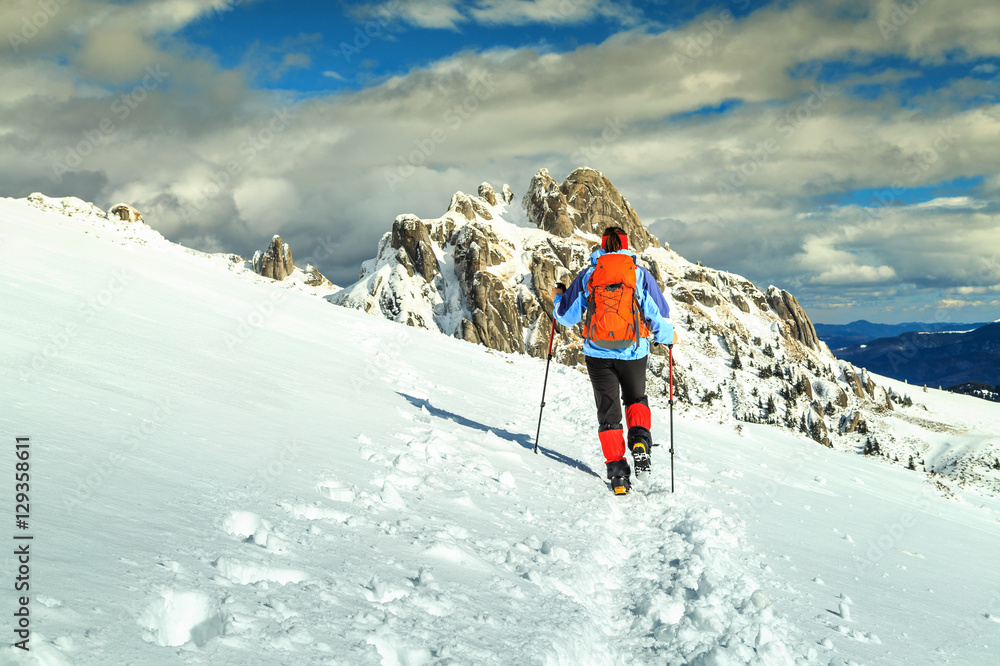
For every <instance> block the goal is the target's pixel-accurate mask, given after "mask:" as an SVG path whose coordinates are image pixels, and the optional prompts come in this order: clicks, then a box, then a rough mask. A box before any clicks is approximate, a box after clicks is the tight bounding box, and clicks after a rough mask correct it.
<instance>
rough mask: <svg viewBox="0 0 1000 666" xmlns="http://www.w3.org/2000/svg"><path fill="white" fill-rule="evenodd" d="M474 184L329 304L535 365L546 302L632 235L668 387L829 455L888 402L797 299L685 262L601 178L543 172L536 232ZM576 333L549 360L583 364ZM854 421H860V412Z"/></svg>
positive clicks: (541, 352) (561, 333)
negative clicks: (671, 372)
mask: <svg viewBox="0 0 1000 666" xmlns="http://www.w3.org/2000/svg"><path fill="white" fill-rule="evenodd" d="M504 192H505V195H504V196H497V194H496V192H495V190H494V189H493V187H491V186H490V185H489V184H488V183H483V184H482V185H480V186H479V188H478V195H477V196H470V195H467V194H464V193H462V192H458V193H456V194H455V195H454V196H453V197H452V200H451V203H450V205H449V207H448V210H447V212H445V214H444V215H442V216H441V217H440V218H437V219H432V220H421V219H419V218H417V217H416V216H413V215H400V216H399V217H397V218H396V220H395V222H394V223H393V225H392V229H391V230H390V231H389V232H388V233H386V234H385V235H384V236H383V238H382V240H381V242H380V243H379V249H378V254H377V256H376V257H375V259H373V260H370V261H368V262H365V264H364V265H363V266H362V270H361V276H360V280H359V281H358V282H357V283H355V284H354V285H351V286H349V287H347V288H345V289H344V290H342V291H340V292H338V293H337V294H334V295H332V296H330V297H328V298H329V300H331V301H332V302H334V303H336V304H339V305H344V306H347V307H353V308H357V309H360V310H364V311H366V312H370V313H372V314H377V315H380V316H383V317H386V318H389V319H392V320H394V321H398V322H401V323H405V324H408V325H410V326H418V327H422V328H428V329H431V330H439V331H441V332H442V333H445V334H446V335H450V336H454V337H458V338H462V339H464V340H467V341H469V342H473V343H478V344H482V345H485V346H487V347H490V348H492V349H497V350H500V351H504V352H516V353H527V354H530V355H532V356H536V357H544V356H545V355H546V352H547V348H548V337H549V331H550V326H551V317H552V300H551V297H550V292H551V290H552V287H553V286H554V285H555V284H556V283H557V282H564V283H568V282H569V281H571V280H572V279H573V277H574V276H575V275H576V274H577V273H579V271H580V270H582V269H583V268H584V267H585V266H586V265H587V264H588V262H589V256H590V253H591V252H592V251H593V249H595V248H596V247H597V246H598V244H599V242H600V237H599V234H600V232H601V231H603V229H604V228H605V227H606V226H609V225H611V224H617V225H619V226H622V227H623V228H625V229H626V230H627V231H628V233H629V238H630V241H631V246H632V249H633V250H635V251H636V252H637V254H638V261H639V263H640V264H642V265H643V266H645V267H646V268H648V269H649V270H650V272H651V273H652V274H653V276H654V277H655V278H656V280H657V282H658V283H659V284H660V286H661V288H662V289H664V292H665V293H666V294H667V295H668V297H669V298H670V299H671V300H672V302H673V304H674V312H673V319H674V321H675V323H676V324H677V325H678V328H679V330H680V336H681V341H682V344H680V345H678V347H677V348H676V349H675V350H674V357H675V361H676V364H675V388H676V392H677V395H678V397H679V398H680V399H681V400H682V401H685V402H693V403H700V404H702V405H704V406H706V407H708V408H710V409H712V410H714V411H717V412H718V413H719V414H720V415H728V417H729V418H734V419H736V420H740V421H748V422H754V423H771V424H775V425H781V426H785V427H789V428H793V429H796V430H799V431H802V432H804V433H806V434H808V435H809V436H810V437H812V438H813V439H815V440H816V441H817V442H821V443H823V444H825V445H827V446H830V445H832V441H833V439H835V438H840V439H843V438H845V437H846V438H850V437H854V436H857V431H858V428H859V426H858V422H859V421H860V422H870V421H871V420H872V419H873V418H876V415H878V414H883V413H889V412H891V410H892V401H891V400H890V399H889V395H888V393H887V392H886V391H885V390H883V389H882V388H881V387H879V386H877V385H876V384H875V383H874V382H873V381H872V380H871V378H870V376H868V374H867V373H866V372H864V371H858V370H856V369H855V368H854V367H853V366H851V365H850V364H849V363H845V362H843V361H839V360H837V359H836V358H834V357H833V355H832V354H831V353H830V351H829V349H828V348H827V347H826V345H824V344H822V343H821V342H820V341H819V339H818V338H817V337H816V331H815V328H814V327H813V324H812V322H811V321H810V320H809V317H808V315H807V314H806V313H805V311H804V310H803V309H802V307H801V305H800V304H799V303H798V301H797V300H796V299H795V297H794V296H792V295H791V294H789V293H788V292H786V291H783V290H781V289H778V288H777V287H771V288H769V289H768V290H767V291H766V292H762V291H761V290H760V289H758V288H757V287H756V286H755V285H753V284H752V283H751V282H750V281H749V280H746V279H745V278H743V277H740V276H738V275H733V274H730V273H726V272H723V271H718V270H714V269H711V268H706V267H703V266H700V265H696V264H693V263H691V262H689V261H687V260H685V259H684V258H683V257H681V256H679V255H678V254H677V253H675V252H673V251H672V250H670V249H669V247H665V246H661V244H660V242H659V240H658V239H657V238H656V237H655V236H653V235H652V234H650V233H649V232H648V231H647V230H646V229H645V228H644V227H643V226H642V222H641V221H640V219H639V217H638V215H637V214H636V212H635V210H634V209H633V208H632V207H631V205H630V204H629V203H628V201H627V200H626V199H625V198H624V197H622V196H621V194H620V193H619V192H618V191H617V189H615V187H614V185H613V184H612V183H611V182H610V181H609V180H608V179H607V178H606V177H605V176H604V175H603V174H601V173H600V172H598V171H595V170H593V169H589V168H581V169H577V170H575V171H574V172H573V173H571V174H570V176H569V177H568V178H567V179H566V181H565V182H563V183H562V184H558V183H556V181H555V180H553V179H552V178H551V176H549V174H548V172H547V171H546V170H544V169H542V170H541V171H539V172H538V173H537V174H536V175H535V176H534V178H532V181H531V185H530V186H529V188H528V191H527V193H526V194H525V196H524V198H523V200H522V205H523V207H524V209H525V212H526V213H527V216H528V219H529V221H530V222H532V223H533V224H534V225H535V226H536V227H537V229H526V228H521V227H516V226H514V225H512V224H509V223H508V222H506V221H505V220H504V219H503V215H504V213H505V211H506V208H505V206H506V203H508V202H509V201H510V200H511V198H512V195H510V194H506V193H507V192H509V188H506V187H505V188H504ZM582 346H583V341H582V338H581V337H580V327H579V326H577V327H575V328H574V329H573V330H564V329H563V328H562V327H558V328H557V334H556V343H555V346H554V350H553V353H554V359H555V360H556V361H558V362H560V363H564V364H567V365H574V366H575V365H580V364H582V361H583V356H582ZM649 370H650V386H649V393H650V394H651V396H656V395H662V394H663V393H664V392H665V384H666V380H667V375H668V367H667V363H666V359H665V350H663V349H659V350H656V351H654V356H653V357H652V358H651V359H650V363H649ZM862 414H863V416H861V415H862Z"/></svg>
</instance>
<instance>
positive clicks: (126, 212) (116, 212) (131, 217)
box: [108, 203, 143, 222]
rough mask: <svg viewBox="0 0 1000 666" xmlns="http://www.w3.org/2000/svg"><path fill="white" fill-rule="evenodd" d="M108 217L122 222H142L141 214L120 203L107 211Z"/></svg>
mask: <svg viewBox="0 0 1000 666" xmlns="http://www.w3.org/2000/svg"><path fill="white" fill-rule="evenodd" d="M108 214H109V215H110V216H113V217H116V218H118V219H119V220H121V221H122V222H142V221H143V219H142V214H141V213H140V212H139V211H138V210H136V209H135V208H134V207H132V206H130V205H128V204H126V203H120V204H115V205H114V206H112V207H111V210H109V211H108Z"/></svg>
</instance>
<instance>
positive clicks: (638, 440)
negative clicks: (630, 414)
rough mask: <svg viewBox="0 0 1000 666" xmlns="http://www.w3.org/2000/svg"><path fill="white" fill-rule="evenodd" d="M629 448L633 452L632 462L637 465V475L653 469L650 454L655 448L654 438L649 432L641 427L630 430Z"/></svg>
mask: <svg viewBox="0 0 1000 666" xmlns="http://www.w3.org/2000/svg"><path fill="white" fill-rule="evenodd" d="M628 448H629V451H631V452H632V462H633V463H634V464H635V473H636V474H638V473H639V472H648V471H650V470H651V469H652V462H653V461H652V459H651V458H650V457H649V452H650V450H652V448H653V437H652V435H650V434H649V431H648V430H646V429H645V428H641V427H632V428H629V430H628Z"/></svg>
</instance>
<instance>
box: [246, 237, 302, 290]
mask: <svg viewBox="0 0 1000 666" xmlns="http://www.w3.org/2000/svg"><path fill="white" fill-rule="evenodd" d="M252 262H253V269H254V270H255V271H257V272H258V273H259V274H261V275H263V276H264V277H267V278H271V279H272V280H284V279H285V278H286V277H288V276H289V275H291V274H292V271H293V270H294V269H295V265H294V263H293V262H292V248H290V247H289V246H288V243H286V242H284V241H282V240H281V236H278V235H277V234H275V236H274V237H273V238H272V239H271V244H270V245H269V246H268V247H267V250H265V251H264V252H261V251H260V250H258V251H257V252H255V253H254V255H253V260H252Z"/></svg>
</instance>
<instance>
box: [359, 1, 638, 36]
mask: <svg viewBox="0 0 1000 666" xmlns="http://www.w3.org/2000/svg"><path fill="white" fill-rule="evenodd" d="M356 11H360V12H365V13H367V14H371V13H376V12H377V13H380V14H381V15H382V16H387V17H389V18H390V19H391V18H396V17H399V18H401V19H402V20H404V21H405V22H407V23H409V24H411V25H414V26H417V27H419V28H432V29H433V28H437V29H447V30H457V29H458V28H459V26H461V25H462V24H465V23H476V24H481V25H514V26H518V25H528V24H548V25H552V26H554V27H555V26H563V25H574V24H579V23H585V22H588V21H594V20H603V21H614V22H616V23H618V24H620V25H635V24H637V23H638V22H639V21H640V20H641V13H640V12H639V11H638V10H636V9H634V8H633V7H632V6H631V3H629V2H613V1H612V0H478V1H476V2H460V1H459V0H391V1H390V2H384V3H381V4H377V5H360V6H359V7H357V8H356Z"/></svg>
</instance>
